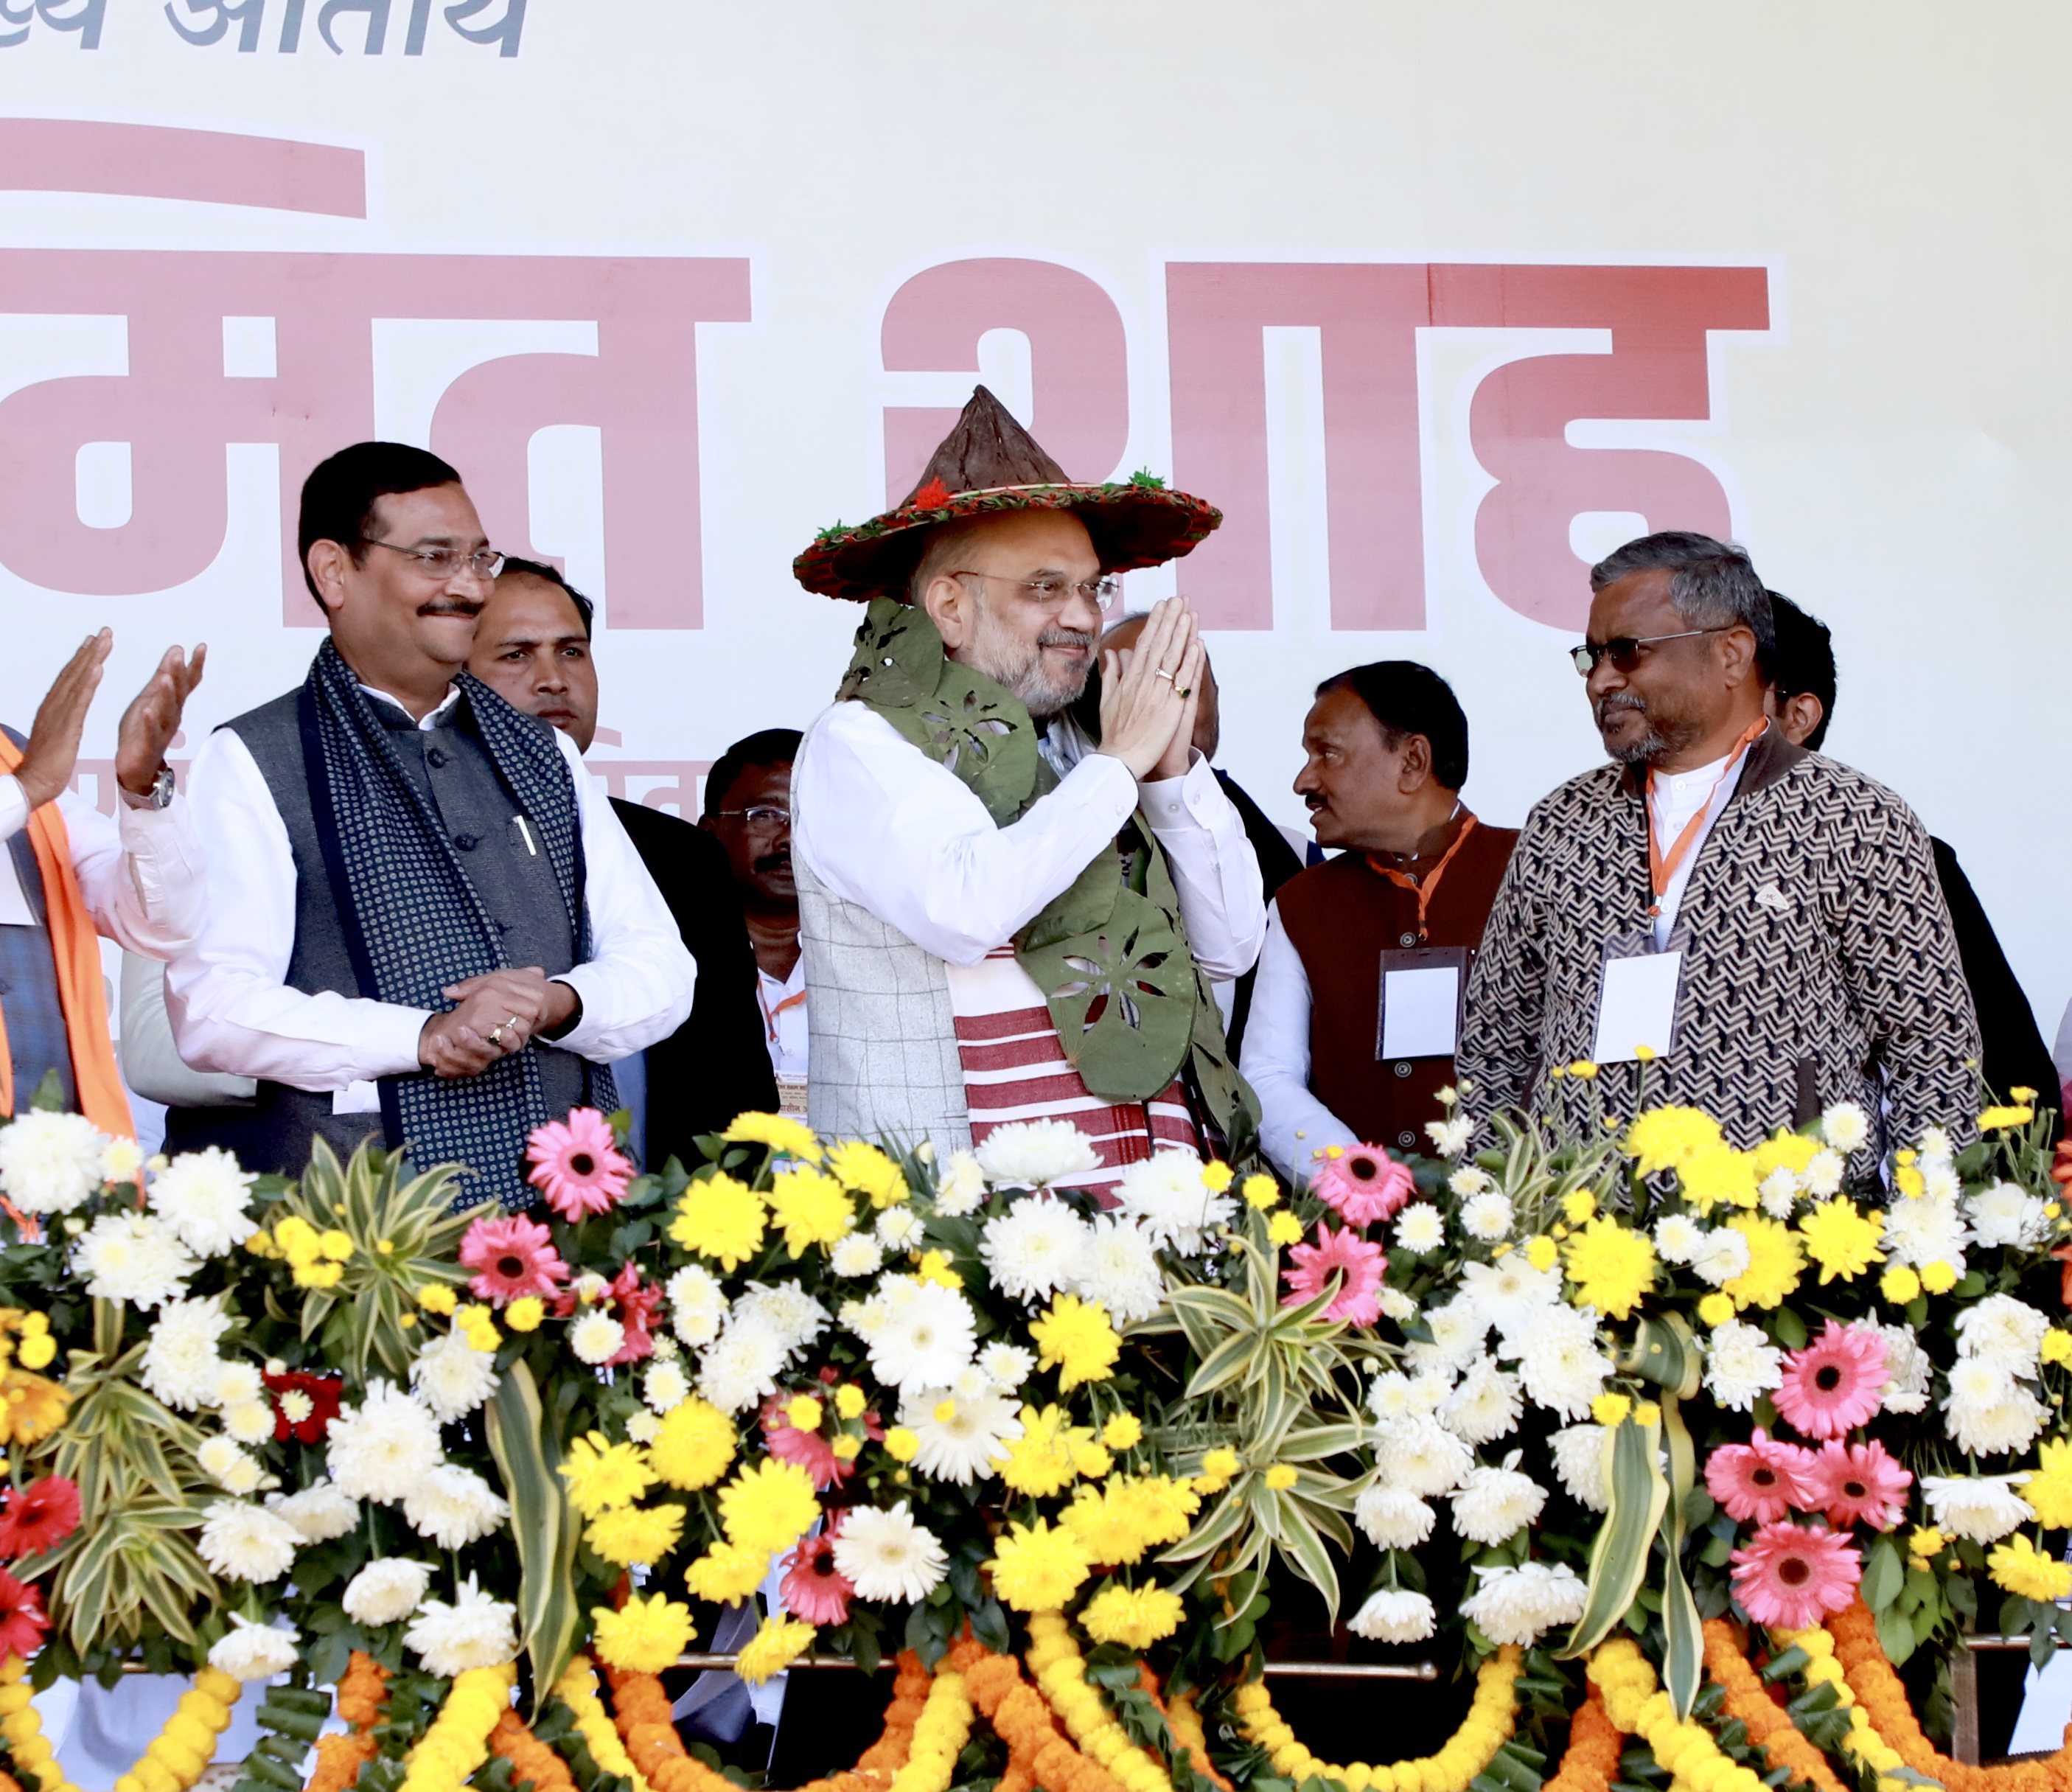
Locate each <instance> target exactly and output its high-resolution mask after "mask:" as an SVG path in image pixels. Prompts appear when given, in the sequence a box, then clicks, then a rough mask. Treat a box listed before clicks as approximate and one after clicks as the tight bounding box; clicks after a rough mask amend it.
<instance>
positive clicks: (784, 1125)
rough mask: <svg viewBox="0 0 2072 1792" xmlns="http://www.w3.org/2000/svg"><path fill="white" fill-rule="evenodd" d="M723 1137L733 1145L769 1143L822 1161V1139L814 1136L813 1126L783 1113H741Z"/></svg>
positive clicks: (811, 1161) (791, 1154) (790, 1153)
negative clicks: (789, 1117) (788, 1118)
mask: <svg viewBox="0 0 2072 1792" xmlns="http://www.w3.org/2000/svg"><path fill="white" fill-rule="evenodd" d="M720 1136H721V1137H722V1139H725V1140H726V1141H728V1142H729V1143H730V1144H732V1145H767V1146H769V1147H770V1149H771V1150H772V1151H779V1152H782V1153H783V1154H784V1155H785V1156H786V1157H799V1158H802V1159H804V1161H806V1162H807V1163H809V1164H817V1163H818V1162H819V1161H820V1156H821V1153H820V1141H819V1140H818V1139H816V1138H815V1137H814V1136H813V1129H812V1128H811V1127H810V1126H806V1125H804V1124H801V1123H800V1122H799V1121H797V1120H787V1119H786V1118H785V1117H784V1116H783V1115H782V1114H737V1115H735V1116H734V1124H733V1125H731V1126H730V1127H729V1128H727V1129H726V1131H725V1132H722V1133H721V1134H720Z"/></svg>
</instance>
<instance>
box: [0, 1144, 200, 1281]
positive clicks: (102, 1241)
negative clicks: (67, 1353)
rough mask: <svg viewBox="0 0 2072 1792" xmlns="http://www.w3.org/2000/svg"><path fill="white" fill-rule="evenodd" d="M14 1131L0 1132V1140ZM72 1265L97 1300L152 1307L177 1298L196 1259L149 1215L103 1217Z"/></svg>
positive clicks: (197, 1265) (74, 1255)
mask: <svg viewBox="0 0 2072 1792" xmlns="http://www.w3.org/2000/svg"><path fill="white" fill-rule="evenodd" d="M20 1124H22V1122H21V1121H19V1120H17V1121H16V1122H15V1123H14V1126H19V1125H20ZM14 1126H10V1127H8V1128H5V1129H4V1130H0V1139H4V1138H5V1137H6V1136H7V1134H8V1133H9V1132H13V1131H14ZM199 1268H201V1260H200V1259H199V1258H198V1257H196V1256H195V1254H194V1253H193V1252H191V1251H190V1250H188V1249H187V1247H186V1246H185V1245H184V1244H183V1243H180V1241H179V1239H176V1238H175V1237H174V1236H173V1234H172V1230H171V1227H168V1226H167V1225H166V1223H165V1222H164V1221H163V1220H162V1219H158V1218H157V1217H156V1216H154V1215H151V1214H139V1213H119V1214H103V1215H101V1217H100V1219H97V1220H96V1221H94V1223H93V1224H92V1225H91V1226H89V1227H88V1228H87V1229H86V1231H85V1233H84V1235H83V1236H82V1237H81V1238H80V1241H79V1243H78V1245H77V1247H76V1248H75V1249H74V1250H73V1252H72V1273H73V1274H74V1275H75V1276H79V1277H80V1278H81V1279H82V1280H84V1281H85V1283H86V1292H87V1293H88V1294H89V1295H91V1296H92V1297H93V1298H94V1299H95V1300H97V1301H129V1303H130V1304H131V1305H133V1306H139V1307H155V1306H158V1305H162V1304H163V1303H164V1302H166V1301H172V1300H177V1299H178V1298H179V1296H180V1295H181V1293H183V1292H184V1290H185V1288H186V1284H187V1277H188V1276H191V1275H192V1274H193V1273H194V1272H195V1271H196V1270H197V1269H199Z"/></svg>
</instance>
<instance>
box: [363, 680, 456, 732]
mask: <svg viewBox="0 0 2072 1792" xmlns="http://www.w3.org/2000/svg"><path fill="white" fill-rule="evenodd" d="M360 689H361V691H362V692H363V693H365V694H366V695H367V696H368V697H378V698H379V699H380V701H382V702H384V703H385V704H387V705H389V707H390V708H391V709H401V711H402V712H403V713H404V714H405V715H406V716H407V715H409V713H410V706H409V705H408V704H407V703H405V702H403V701H401V700H400V699H398V698H396V697H391V696H389V693H387V692H386V691H377V690H376V689H375V688H374V687H373V686H372V684H363V685H361V686H360ZM459 701H460V686H459V685H458V684H449V685H448V686H447V687H446V695H445V696H444V697H442V698H440V699H439V705H438V708H437V709H430V710H427V711H426V713H424V714H423V715H422V716H421V717H418V718H417V722H416V725H417V727H419V728H421V729H422V730H426V732H427V733H429V732H430V730H433V729H434V728H436V727H438V725H439V718H440V717H442V716H443V715H444V714H445V713H446V711H447V710H449V709H451V708H452V707H453V706H454V705H455V704H456V703H458V702H459Z"/></svg>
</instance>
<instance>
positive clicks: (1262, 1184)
mask: <svg viewBox="0 0 2072 1792" xmlns="http://www.w3.org/2000/svg"><path fill="white" fill-rule="evenodd" d="M1239 1193H1240V1194H1243V1195H1244V1198H1245V1204H1246V1205H1247V1206H1252V1207H1256V1208H1258V1210H1260V1212H1261V1213H1264V1212H1265V1211H1266V1210H1267V1209H1268V1208H1269V1207H1277V1206H1280V1205H1281V1185H1280V1184H1279V1183H1278V1182H1275V1181H1274V1180H1273V1178H1272V1177H1270V1176H1266V1175H1261V1174H1253V1175H1251V1176H1248V1177H1247V1178H1245V1179H1244V1187H1243V1188H1242V1189H1241V1190H1239Z"/></svg>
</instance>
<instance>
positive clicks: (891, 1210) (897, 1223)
mask: <svg viewBox="0 0 2072 1792" xmlns="http://www.w3.org/2000/svg"><path fill="white" fill-rule="evenodd" d="M926 1231H927V1227H925V1226H923V1223H922V1221H921V1216H920V1215H919V1214H917V1213H916V1212H915V1211H914V1210H913V1209H912V1208H911V1207H908V1206H897V1207H887V1208H886V1210H885V1211H884V1212H883V1213H882V1214H880V1215H878V1228H877V1235H878V1243H880V1244H881V1245H882V1246H883V1247H885V1248H886V1250H888V1251H915V1250H919V1248H920V1245H921V1239H922V1236H923V1234H924V1233H925V1232H926Z"/></svg>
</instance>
